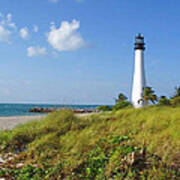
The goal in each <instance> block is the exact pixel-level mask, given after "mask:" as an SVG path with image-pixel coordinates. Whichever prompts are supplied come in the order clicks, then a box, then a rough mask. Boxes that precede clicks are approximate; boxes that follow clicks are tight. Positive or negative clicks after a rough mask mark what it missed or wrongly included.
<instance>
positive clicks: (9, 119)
mask: <svg viewBox="0 0 180 180" xmlns="http://www.w3.org/2000/svg"><path fill="white" fill-rule="evenodd" d="M44 117H46V115H43V114H42V115H26V116H0V131H2V130H11V129H13V128H14V127H16V126H17V125H20V124H25V123H27V122H29V121H33V120H40V119H42V118H44Z"/></svg>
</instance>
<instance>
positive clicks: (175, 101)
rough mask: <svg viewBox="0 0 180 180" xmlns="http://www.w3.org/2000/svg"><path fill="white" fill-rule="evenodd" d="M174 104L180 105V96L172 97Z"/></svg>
mask: <svg viewBox="0 0 180 180" xmlns="http://www.w3.org/2000/svg"><path fill="white" fill-rule="evenodd" d="M171 104H172V106H180V96H177V97H174V98H172V99H171Z"/></svg>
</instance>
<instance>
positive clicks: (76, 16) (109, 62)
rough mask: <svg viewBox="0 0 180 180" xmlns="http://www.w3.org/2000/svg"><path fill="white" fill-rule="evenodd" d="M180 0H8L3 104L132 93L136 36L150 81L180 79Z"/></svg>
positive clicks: (1, 28)
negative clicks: (142, 44) (142, 45)
mask: <svg viewBox="0 0 180 180" xmlns="http://www.w3.org/2000/svg"><path fill="white" fill-rule="evenodd" d="M179 7H180V1H179V0H174V1H164V0H158V1H157V0H156V1H155V0H151V1H149V0H136V1H132V0H38V1H37V0H26V1H24V0H13V1H12V0H1V6H0V103H52V104H54V103H55V104H57V103H58V104H113V103H114V102H115V101H114V99H115V98H116V97H117V96H118V94H119V93H121V92H122V93H124V94H125V95H126V96H128V97H129V98H130V97H131V86H132V77H133V65H134V39H135V35H136V34H137V33H139V32H141V33H142V34H143V35H144V37H145V42H146V51H145V70H146V81H147V85H148V86H151V87H153V89H154V90H155V92H156V93H157V95H158V96H160V95H166V96H168V97H171V96H172V95H173V94H174V91H175V90H174V88H175V87H176V86H179V85H180V53H179V52H180V51H179V50H180V21H179V19H180V11H179Z"/></svg>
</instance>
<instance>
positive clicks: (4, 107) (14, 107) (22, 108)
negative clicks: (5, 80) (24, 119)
mask: <svg viewBox="0 0 180 180" xmlns="http://www.w3.org/2000/svg"><path fill="white" fill-rule="evenodd" d="M97 106H98V105H57V104H56V105H55V104H0V116H33V115H38V113H30V112H29V110H30V109H31V108H35V107H40V108H72V109H95V108H96V107H97Z"/></svg>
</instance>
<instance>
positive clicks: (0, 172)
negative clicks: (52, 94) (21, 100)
mask: <svg viewBox="0 0 180 180" xmlns="http://www.w3.org/2000/svg"><path fill="white" fill-rule="evenodd" d="M179 117H180V107H175V108H173V107H165V106H164V107H163V106H162V107H161V106H155V107H147V108H143V109H134V108H125V109H121V110H120V111H112V112H109V113H99V114H95V115H91V116H85V117H77V116H75V115H74V114H73V113H72V112H71V111H59V112H54V113H52V114H50V115H49V116H47V117H46V118H45V119H42V120H39V121H33V122H30V123H27V124H25V125H21V126H18V127H16V128H15V129H13V130H12V131H3V132H1V133H0V147H1V150H0V151H1V152H0V153H1V154H4V153H7V152H14V151H15V152H18V157H17V158H16V159H14V160H12V161H11V162H9V163H10V164H8V162H7V163H6V164H4V166H3V167H1V169H0V177H2V178H3V177H6V178H9V179H11V177H14V178H15V179H33V180H34V179H35V180H36V179H38V180H39V179H45V180H46V179H48V180H51V179H52V180H54V179H67V180H68V179H72V180H73V179H74V180H76V179H89V180H91V179H95V180H96V179H99V180H102V179H140V180H141V179H178V178H179V177H180V174H179V172H178V170H177V168H178V167H179V161H180V159H179V147H180V142H179V139H180V121H179ZM2 147H3V148H2ZM17 163H23V164H24V166H23V167H22V168H19V169H18V168H17V167H16V165H17Z"/></svg>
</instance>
